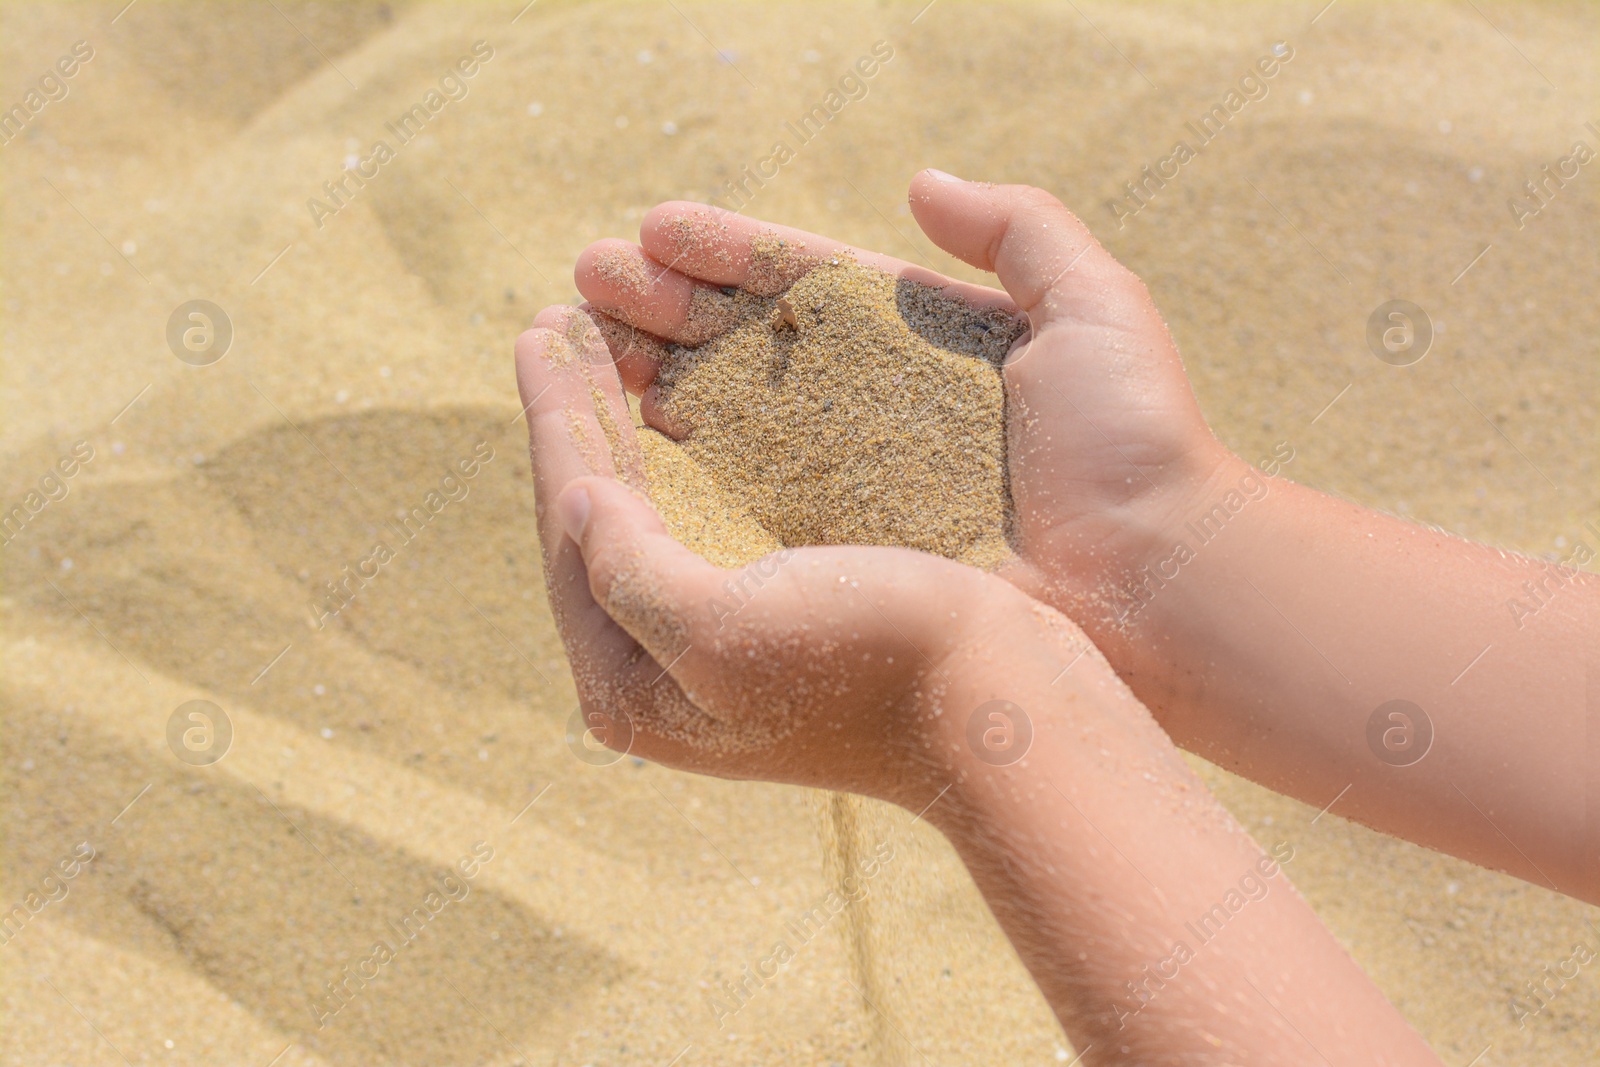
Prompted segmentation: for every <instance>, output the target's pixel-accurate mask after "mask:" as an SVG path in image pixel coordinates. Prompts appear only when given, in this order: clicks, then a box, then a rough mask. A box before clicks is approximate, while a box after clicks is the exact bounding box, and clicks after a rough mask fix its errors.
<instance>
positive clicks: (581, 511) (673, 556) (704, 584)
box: [555, 478, 721, 667]
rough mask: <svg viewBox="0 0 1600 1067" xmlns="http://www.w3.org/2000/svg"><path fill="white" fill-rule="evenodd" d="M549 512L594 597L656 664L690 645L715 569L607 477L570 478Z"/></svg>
mask: <svg viewBox="0 0 1600 1067" xmlns="http://www.w3.org/2000/svg"><path fill="white" fill-rule="evenodd" d="M555 506H556V514H557V517H558V518H559V519H560V521H561V525H562V528H563V529H564V530H565V531H566V534H567V536H568V537H570V538H571V539H572V540H573V541H574V542H576V543H577V545H578V549H579V551H580V552H581V553H582V554H583V562H584V567H585V569H586V570H587V572H588V576H589V589H590V592H592V593H593V595H594V599H595V602H596V603H598V604H599V605H600V606H601V607H602V608H604V609H605V612H606V614H607V615H610V616H611V618H612V619H614V620H615V621H616V623H617V624H618V625H619V626H621V627H622V628H623V629H624V630H626V631H627V632H628V634H629V635H630V636H632V637H633V639H634V640H635V641H637V642H639V644H640V645H642V646H643V647H644V650H645V651H646V652H648V653H650V656H651V658H653V659H654V660H655V661H656V662H657V663H659V664H661V665H662V667H669V666H670V665H671V664H673V663H675V662H676V661H677V660H678V659H679V658H681V657H682V656H683V654H684V653H685V652H686V651H687V650H688V648H689V647H690V645H691V644H692V643H693V632H692V631H693V630H694V628H695V627H696V626H697V625H698V624H699V623H700V622H701V621H702V616H703V615H704V614H705V611H704V608H703V605H705V604H707V603H708V602H709V601H710V599H711V597H712V596H713V595H714V594H715V590H716V585H717V580H718V578H719V577H720V575H721V572H720V571H719V570H717V568H716V567H714V566H712V565H711V564H710V563H707V562H706V561H705V560H703V559H701V558H700V557H699V556H697V555H695V554H694V553H693V552H691V551H689V550H688V549H687V548H685V547H684V546H683V545H681V544H679V543H678V542H677V541H676V540H674V539H673V537H672V535H671V534H669V533H668V532H667V528H666V525H665V524H664V523H663V522H662V521H661V516H660V515H659V514H657V513H656V510H655V508H653V507H651V506H650V504H649V503H648V502H646V501H645V500H644V499H643V498H642V497H640V496H639V495H638V494H636V493H635V492H634V491H633V490H631V489H629V488H628V487H627V486H625V485H623V484H622V483H621V482H619V481H616V480H615V479H612V478H577V479H574V480H573V481H572V482H570V483H569V484H568V485H567V486H566V488H564V489H563V490H562V491H561V495H560V496H558V497H557V498H556V504H555Z"/></svg>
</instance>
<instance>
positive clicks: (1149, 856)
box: [927, 641, 1437, 1064]
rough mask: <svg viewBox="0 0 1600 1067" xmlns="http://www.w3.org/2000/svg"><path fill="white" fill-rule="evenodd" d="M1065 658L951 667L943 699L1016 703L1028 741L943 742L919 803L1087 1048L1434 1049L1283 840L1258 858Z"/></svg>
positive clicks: (1127, 1055)
mask: <svg viewBox="0 0 1600 1067" xmlns="http://www.w3.org/2000/svg"><path fill="white" fill-rule="evenodd" d="M1088 655H1089V656H1094V655H1095V653H1093V652H1090V653H1088ZM1061 662H1062V661H1061V659H1060V657H1050V656H1045V657H1042V658H1041V657H1037V656H1033V657H1031V658H1030V656H1029V654H1028V652H1027V649H1026V647H1025V643H1024V642H1020V641H1019V642H1013V643H1012V644H1011V645H1009V646H1008V649H1007V652H1006V654H1005V655H1003V656H979V655H974V656H973V657H972V660H971V662H970V663H969V664H968V667H967V669H960V668H958V669H956V670H953V671H952V672H951V673H952V676H953V681H952V683H951V688H952V691H951V692H950V693H948V694H946V696H945V698H944V705H945V707H946V708H947V709H957V708H959V709H968V708H975V707H979V706H981V705H983V704H984V703H985V702H987V701H991V700H997V699H1003V700H1008V701H1010V702H1012V703H1013V704H1015V705H1017V706H1018V707H1020V708H1022V709H1025V713H1026V715H1027V716H1028V718H1029V720H1030V721H1031V724H1032V728H1033V731H1034V736H1033V740H1032V744H1031V747H1030V749H1029V751H1028V754H1027V756H1026V757H1025V758H1024V759H1022V760H1021V761H1019V762H1016V763H1014V764H1011V765H1009V766H994V765H992V763H991V762H986V761H985V760H983V759H980V758H978V756H977V755H976V754H975V753H974V752H972V751H971V750H970V749H969V748H968V747H967V746H966V744H965V743H964V741H963V742H956V741H952V742H951V743H950V744H949V745H948V751H950V752H951V753H953V754H954V762H953V765H952V767H951V770H952V772H953V774H954V777H955V779H956V783H955V785H954V786H953V787H952V788H951V790H950V792H949V793H948V794H947V795H946V796H945V798H944V799H942V800H941V801H940V802H939V803H938V804H937V805H935V806H934V807H933V808H931V809H930V810H929V812H928V816H927V817H928V818H929V819H931V820H933V821H934V822H935V824H936V825H938V826H939V827H940V829H941V830H942V831H943V832H944V833H945V835H946V836H947V837H948V838H949V839H950V841H951V842H952V843H953V845H954V846H955V848H956V849H957V851H958V852H959V853H960V855H961V856H962V858H963V860H964V862H965V863H966V865H967V867H968V869H969V870H970V871H971V873H972V876H973V878H974V880H975V882H976V883H977V885H978V887H979V888H980V890H982V892H983V894H984V896H985V899H986V900H987V901H988V902H989V905H990V908H991V910H992V911H993V912H994V914H995V917H996V918H997V919H998V920H999V922H1000V924H1001V925H1002V927H1004V929H1005V930H1006V932H1007V934H1008V935H1009V937H1010V938H1011V941H1012V943H1013V944H1014V945H1015V946H1016V948H1017V951H1018V953H1019V954H1020V956H1021V957H1022V960H1023V962H1024V963H1025V964H1026V965H1027V967H1028V968H1029V970H1030V972H1031V973H1032V974H1033V976H1034V978H1035V980H1036V981H1037V982H1038V983H1039V986H1040V988H1041V989H1042V990H1043V992H1044V994H1045V996H1046V998H1047V999H1048V1000H1049V1002H1050V1004H1051V1005H1052V1007H1053V1008H1054V1009H1055V1011H1056V1013H1057V1015H1058V1017H1059V1018H1060V1019H1061V1022H1062V1024H1063V1026H1064V1027H1065V1028H1066V1030H1067V1032H1068V1034H1069V1035H1070V1036H1071V1038H1072V1040H1073V1042H1074V1044H1075V1045H1076V1047H1077V1048H1078V1050H1079V1051H1080V1052H1084V1053H1085V1056H1084V1062H1085V1063H1087V1064H1109V1063H1130V1062H1137V1063H1154V1064H1162V1063H1183V1064H1204V1063H1219V1064H1220V1063H1229V1064H1245V1063H1262V1064H1277V1063H1290V1062H1321V1061H1320V1060H1319V1058H1318V1057H1319V1054H1320V1056H1321V1057H1322V1058H1323V1059H1326V1061H1327V1062H1329V1063H1330V1064H1343V1063H1350V1064H1356V1063H1360V1064H1373V1063H1389V1064H1434V1063H1436V1062H1437V1061H1436V1060H1435V1059H1434V1058H1433V1056H1432V1055H1431V1053H1430V1052H1429V1051H1428V1049H1427V1048H1426V1046H1425V1045H1424V1044H1423V1043H1422V1041H1421V1040H1420V1038H1418V1037H1417V1036H1416V1034H1415V1033H1414V1032H1413V1031H1411V1030H1410V1028H1409V1027H1408V1026H1407V1025H1406V1023H1405V1021H1404V1020H1403V1019H1402V1018H1400V1016H1399V1015H1398V1014H1397V1013H1396V1012H1395V1011H1394V1009H1393V1008H1392V1007H1391V1006H1390V1005H1389V1004H1388V1003H1387V1002H1386V1001H1385V1000H1384V998H1383V997H1382V995H1381V994H1380V993H1379V992H1378V991H1377V990H1376V988H1375V987H1373V986H1372V984H1371V983H1370V981H1369V980H1368V979H1367V978H1366V976H1365V975H1363V974H1362V973H1361V971H1360V970H1359V968H1357V967H1356V965H1355V964H1354V962H1353V961H1351V959H1350V958H1349V957H1348V956H1347V955H1346V954H1345V953H1344V951H1343V950H1342V949H1341V948H1340V947H1339V946H1338V944H1337V943H1336V942H1335V941H1334V940H1333V938H1332V936H1331V935H1330V934H1329V933H1328V932H1327V930H1326V929H1325V928H1324V927H1323V926H1322V925H1321V923H1320V922H1319V921H1318V919H1317V917H1316V916H1315V914H1314V913H1313V912H1312V911H1311V910H1310V908H1309V907H1307V905H1306V904H1305V902H1304V901H1303V900H1302V899H1301V898H1300V897H1299V896H1298V894H1296V893H1295V891H1294V890H1293V888H1292V887H1291V886H1290V885H1289V884H1288V881H1287V877H1286V875H1285V874H1284V873H1283V871H1282V870H1281V868H1280V865H1281V863H1282V862H1285V861H1287V860H1289V859H1291V858H1292V855H1293V849H1292V847H1290V846H1288V845H1287V844H1286V843H1279V844H1276V845H1274V847H1273V849H1272V853H1271V854H1263V853H1262V851H1261V849H1260V848H1259V847H1258V846H1257V845H1256V844H1255V842H1254V841H1252V840H1251V839H1250V837H1249V836H1248V835H1247V834H1246V833H1245V832H1244V831H1243V829H1242V828H1241V827H1240V826H1239V825H1238V824H1237V823H1236V822H1235V821H1234V820H1233V819H1232V818H1231V816H1229V815H1228V814H1227V812H1226V811H1225V810H1224V809H1223V808H1222V807H1221V806H1220V805H1219V804H1218V803H1217V802H1216V801H1215V800H1214V799H1213V798H1212V797H1211V796H1210V794H1209V793H1208V792H1207V791H1206V789H1205V787H1204V786H1203V785H1202V784H1201V783H1200V782H1199V780H1198V779H1196V778H1195V777H1194V776H1193V774H1192V773H1191V772H1190V771H1189V769H1188V767H1187V766H1186V765H1185V764H1184V762H1183V760H1182V758H1181V756H1180V755H1179V754H1178V753H1177V751H1176V749H1175V748H1174V747H1173V746H1172V744H1171V742H1170V741H1169V740H1168V739H1167V738H1166V736H1165V735H1164V734H1163V733H1162V732H1161V731H1160V729H1159V728H1158V727H1157V726H1156V725H1155V723H1154V722H1153V721H1152V720H1151V719H1150V717H1149V715H1148V714H1147V713H1146V712H1145V710H1144V709H1143V708H1142V707H1140V706H1139V705H1138V703H1137V701H1135V700H1134V699H1133V698H1132V696H1131V694H1129V693H1127V691H1126V690H1125V689H1124V688H1123V687H1122V686H1120V685H1119V684H1117V683H1116V681H1115V679H1113V678H1111V677H1110V675H1109V672H1107V671H1105V670H1104V668H1103V667H1100V665H1098V664H1095V663H1092V662H1082V663H1079V664H1078V665H1076V666H1075V667H1074V669H1073V671H1072V672H1071V673H1070V674H1069V675H1068V676H1067V678H1066V679H1064V680H1062V681H1060V682H1057V683H1056V684H1054V685H1052V684H1051V683H1052V679H1053V678H1055V677H1056V676H1057V674H1058V673H1059V670H1060V665H1061ZM1096 668H1099V669H1098V670H1097V669H1096ZM1085 676H1087V677H1088V678H1098V679H1100V680H1099V681H1087V680H1086V681H1085V682H1084V683H1082V684H1074V680H1075V678H1083V677H1085ZM946 714H949V711H947V712H946ZM965 720H966V716H965V715H957V716H956V717H955V718H954V719H953V720H952V721H951V723H950V728H951V729H952V730H954V729H956V728H958V727H964V726H965ZM962 736H963V738H964V737H965V734H964V731H963V732H962Z"/></svg>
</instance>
